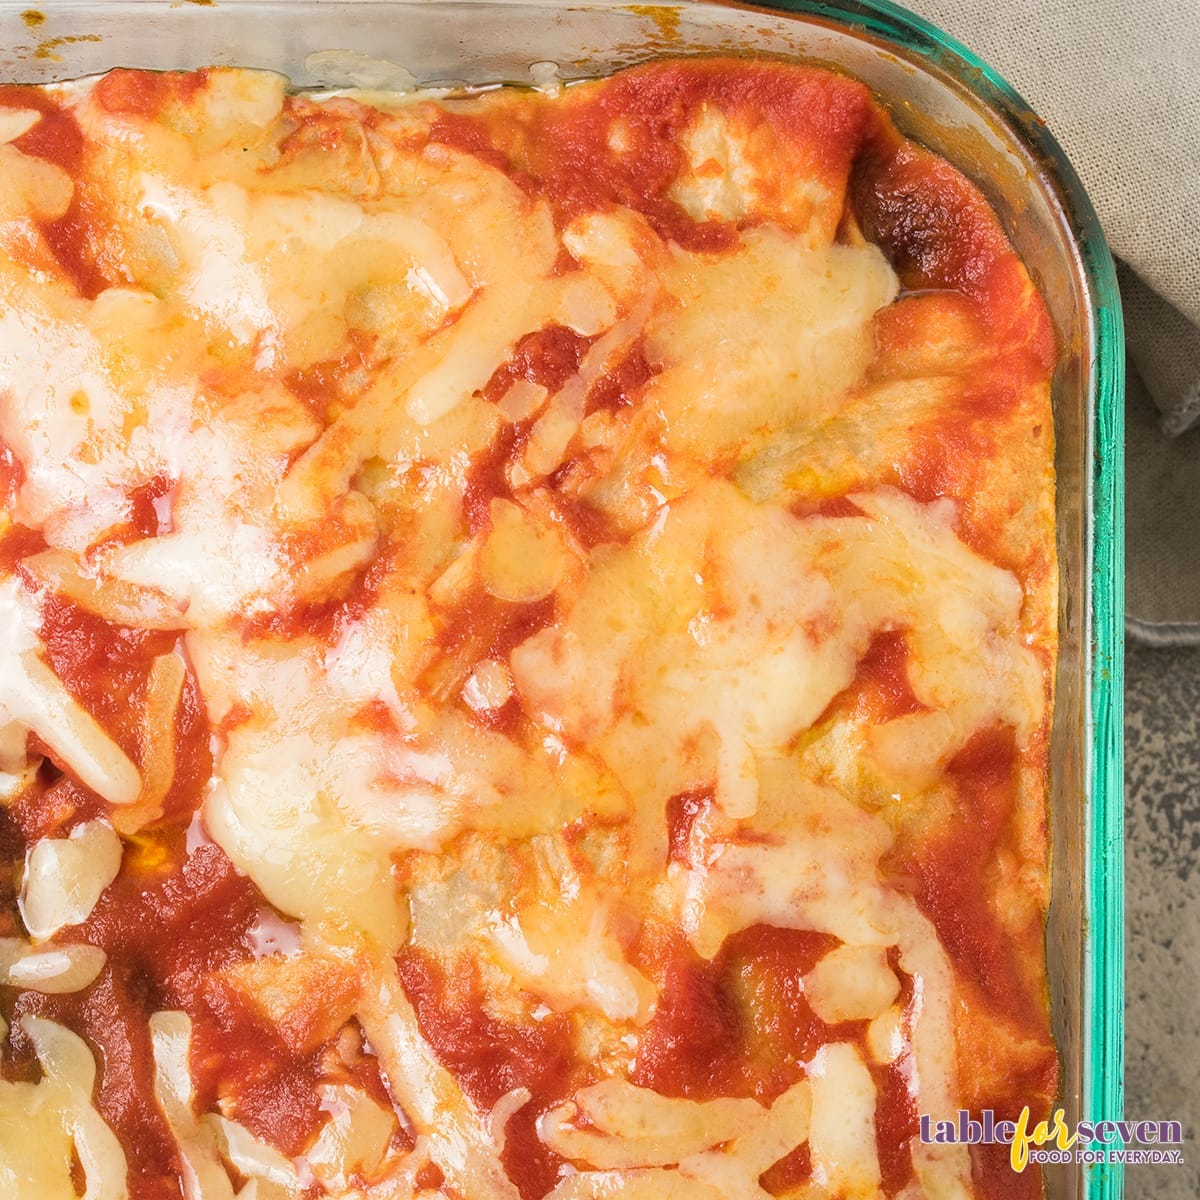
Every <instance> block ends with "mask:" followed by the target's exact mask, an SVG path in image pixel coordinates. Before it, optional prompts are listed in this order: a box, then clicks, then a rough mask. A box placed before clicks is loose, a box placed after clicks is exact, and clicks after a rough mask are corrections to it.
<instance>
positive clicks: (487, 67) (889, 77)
mask: <svg viewBox="0 0 1200 1200" xmlns="http://www.w3.org/2000/svg"><path fill="white" fill-rule="evenodd" d="M0 47H3V48H2V49H0V80H3V81H5V82H21V83H46V82H50V81H53V80H61V79H71V78H76V77H79V76H82V75H90V74H95V73H99V72H102V71H105V70H107V69H109V68H111V67H116V66H127V67H148V68H156V69H165V68H193V67H200V66H204V65H209V64H228V65H240V66H253V67H265V68H270V69H274V70H277V71H281V72H284V73H285V74H287V75H288V76H289V77H290V78H291V80H292V82H293V84H294V85H295V86H297V87H301V88H308V87H342V86H352V85H358V86H368V87H370V86H377V87H404V86H410V85H411V84H412V83H413V82H414V80H415V82H417V83H420V84H423V85H430V84H449V85H454V84H467V85H473V86H479V85H488V84H496V83H500V82H505V83H515V84H525V85H529V84H530V83H532V82H533V81H535V80H539V79H540V80H542V81H544V80H545V78H546V73H547V72H548V71H549V70H550V68H549V67H547V66H546V65H545V64H550V63H552V64H554V65H555V67H556V68H557V73H558V75H559V76H560V77H561V78H563V79H574V78H582V77H587V76H591V75H599V74H604V73H608V72H610V71H612V70H613V69H615V68H617V67H622V66H627V65H630V64H633V63H635V62H640V61H644V60H645V59H647V58H651V57H656V56H663V55H667V54H689V53H705V52H712V51H722V52H727V53H728V52H734V53H760V54H772V55H782V56H787V57H801V58H806V59H810V60H815V61H817V62H819V63H821V64H824V65H832V66H835V67H837V68H840V69H843V70H845V71H847V72H849V73H850V74H853V75H855V76H857V77H858V78H859V79H861V80H863V81H864V82H866V83H867V84H868V85H869V86H870V87H872V88H873V89H874V90H875V91H876V92H877V93H878V95H879V96H880V98H881V99H882V100H883V101H884V103H885V104H887V106H888V107H889V109H890V110H891V111H892V113H893V116H894V118H895V119H896V121H897V123H898V125H899V126H900V127H901V129H902V130H903V131H904V132H905V133H907V134H909V135H910V136H912V137H915V138H916V139H917V140H919V141H920V142H922V143H924V144H925V145H927V146H929V147H930V148H931V149H933V150H935V151H936V152H937V153H939V154H941V155H943V156H945V157H946V158H948V159H950V160H951V161H952V162H954V163H955V164H956V165H958V166H959V167H960V168H961V169H962V170H963V171H964V172H965V173H966V174H967V175H969V176H970V177H971V178H972V179H974V180H975V181H976V183H978V184H979V185H980V186H981V187H982V188H983V190H984V191H985V193H986V194H987V195H988V197H989V199H990V200H991V201H992V203H993V205H994V207H995V209H996V211H997V212H998V214H999V216H1000V219H1001V221H1002V222H1003V224H1004V226H1005V228H1006V229H1007V231H1008V234H1009V236H1010V237H1011V239H1012V241H1013V243H1014V245H1015V246H1016V248H1017V249H1018V251H1019V252H1020V253H1021V255H1022V257H1023V258H1024V259H1025V262H1026V263H1027V264H1028V265H1029V267H1030V269H1031V271H1032V273H1033V275H1034V277H1035V279H1036V280H1037V282H1038V283H1039V285H1040V286H1041V288H1042V290H1043V292H1044V294H1045V296H1046V299H1047V301H1048V304H1049V307H1050V311H1051V314H1052V316H1053V319H1054V323H1055V326H1056V329H1057V332H1058V337H1059V344H1060V346H1061V348H1062V361H1061V364H1060V367H1059V370H1058V374H1057V377H1056V380H1055V393H1054V406H1055V425H1056V435H1057V471H1058V538H1059V546H1058V549H1059V556H1060V564H1061V571H1062V588H1061V594H1060V602H1059V613H1060V620H1059V633H1060V641H1061V657H1060V663H1059V671H1058V680H1057V699H1056V712H1055V720H1054V731H1053V751H1052V763H1053V770H1052V789H1053V791H1052V824H1053V894H1052V903H1051V909H1050V917H1049V922H1048V927H1047V945H1048V952H1049V959H1050V968H1051V987H1052V995H1051V1001H1052V1012H1053V1022H1054V1029H1055V1034H1056V1037H1057V1040H1058V1045H1059V1048H1060V1052H1061V1056H1062V1091H1061V1099H1060V1103H1061V1105H1062V1107H1063V1108H1064V1110H1065V1116H1066V1119H1067V1121H1068V1122H1071V1123H1073V1122H1075V1121H1078V1120H1081V1119H1082V1120H1091V1121H1098V1120H1102V1119H1116V1118H1118V1117H1120V1116H1121V1115H1122V1057H1123V1039H1124V1030H1123V949H1124V946H1123V922H1124V913H1123V891H1122V795H1121V710H1122V702H1121V691H1122V657H1121V630H1122V623H1123V611H1122V610H1123V595H1124V581H1123V554H1124V548H1123V494H1122V445H1123V428H1122V426H1123V401H1122V396H1123V388H1122V385H1123V367H1124V356H1123V347H1122V331H1121V314H1120V300H1119V296H1118V292H1117V283H1116V276H1115V273H1114V270H1113V264H1112V259H1111V257H1110V256H1109V252H1108V249H1107V247H1106V245H1105V242H1104V238H1103V235H1102V233H1101V231H1100V227H1099V224H1098V222H1097V219H1096V215H1095V213H1094V212H1093V210H1092V208H1091V205H1090V204H1089V203H1088V200H1087V197H1086V195H1085V194H1084V192H1083V190H1082V188H1081V186H1080V184H1079V181H1078V179H1077V178H1076V176H1075V173H1074V171H1073V170H1072V169H1071V166H1070V164H1069V163H1068V162H1067V160H1066V158H1065V157H1064V155H1063V153H1062V151H1061V150H1060V149H1059V147H1058V145H1057V144H1056V143H1055V141H1054V139H1053V138H1052V137H1051V136H1050V135H1049V133H1048V132H1047V131H1046V129H1045V127H1044V125H1043V124H1042V123H1041V122H1040V121H1039V120H1038V118H1037V117H1036V116H1035V115H1034V114H1033V113H1032V112H1031V111H1030V110H1029V108H1028V106H1027V105H1026V104H1025V103H1024V101H1022V100H1021V98H1020V97H1019V96H1018V95H1017V94H1016V93H1015V92H1014V91H1013V90H1012V89H1011V88H1010V87H1009V86H1008V85H1007V84H1005V83H1004V81H1003V80H1001V79H1000V78H998V77H997V76H996V75H995V73H994V72H992V71H991V70H990V69H989V68H988V67H987V66H986V65H985V64H983V63H981V62H980V61H979V60H978V59H976V58H975V57H974V56H973V55H971V54H970V52H969V51H967V50H965V49H964V48H963V47H962V46H960V45H958V44H957V43H955V42H954V41H952V40H951V39H950V38H948V37H947V36H946V35H945V34H943V33H941V32H940V31H938V30H937V29H935V28H933V27H932V26H930V25H928V24H926V23H925V22H923V21H921V20H919V19H918V18H916V17H915V16H913V15H912V14H910V13H908V12H907V11H905V10H903V9H900V8H898V7H896V6H894V5H892V4H889V3H886V0H838V2H836V3H825V2H821V0H777V3H776V4H774V5H773V6H772V7H770V8H766V7H755V8H752V7H748V6H744V5H740V4H734V3H724V2H719V0H718V2H708V0H692V2H690V3H685V4H664V3H646V4H637V5H624V4H619V3H614V2H612V0H572V2H570V3H568V2H566V0H561V2H560V0H436V3H435V2H434V0H276V2H274V3H271V2H266V0H218V2H217V3H214V2H213V0H186V2H180V0H90V2H84V0H61V2H54V3H44V4H42V5H41V6H40V7H39V8H38V9H36V10H34V9H31V8H30V7H29V3H28V0H19V2H12V0H0ZM531 68H532V71H531ZM1046 1179H1047V1190H1048V1193H1049V1195H1050V1196H1052V1197H1055V1198H1056V1200H1068V1198H1071V1200H1074V1198H1078V1197H1087V1198H1088V1200H1101V1198H1103V1200H1115V1198H1116V1197H1118V1196H1120V1195H1121V1192H1122V1178H1121V1167H1120V1166H1118V1165H1111V1166H1110V1165H1104V1166H1090V1167H1083V1166H1079V1165H1063V1166H1051V1167H1047V1168H1046Z"/></svg>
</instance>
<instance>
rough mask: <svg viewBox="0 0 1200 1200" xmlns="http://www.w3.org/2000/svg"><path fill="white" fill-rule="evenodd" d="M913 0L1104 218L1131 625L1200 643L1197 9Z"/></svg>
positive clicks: (1094, 0) (1161, 2)
mask: <svg viewBox="0 0 1200 1200" xmlns="http://www.w3.org/2000/svg"><path fill="white" fill-rule="evenodd" d="M907 3H908V5H909V7H910V8H911V9H912V10H913V11H914V12H916V13H917V14H918V15H919V16H922V17H924V18H925V19H926V20H928V21H931V22H933V23H934V24H935V25H938V26H940V27H941V28H942V29H944V30H946V32H947V33H949V34H951V35H952V36H953V37H956V38H957V39H958V40H959V41H960V42H962V43H963V44H964V45H966V46H968V47H969V48H970V49H971V50H973V51H974V52H975V53H976V54H978V55H979V56H980V57H981V58H983V60H984V61H985V62H987V63H989V64H990V65H991V66H993V67H994V68H995V69H996V70H997V71H999V72H1000V74H1001V75H1003V76H1004V77H1005V78H1006V79H1007V80H1008V81H1009V82H1010V83H1011V84H1012V85H1013V86H1014V87H1015V88H1016V89H1017V91H1019V92H1020V93H1021V95H1022V96H1024V98H1025V99H1026V100H1027V101H1028V102H1029V103H1030V105H1031V106H1032V108H1033V110H1034V111H1035V112H1036V113H1038V114H1039V116H1041V117H1043V118H1044V119H1045V121H1046V122H1047V124H1048V125H1049V127H1050V130H1051V132H1052V133H1053V134H1054V135H1055V137H1057V139H1058V140H1059V142H1060V143H1061V144H1062V146H1063V149H1064V150H1066V152H1067V155H1068V156H1069V157H1070V159H1071V162H1072V163H1073V164H1074V166H1075V169H1076V170H1077V171H1078V172H1079V176H1080V178H1081V179H1082V180H1083V184H1084V186H1085V187H1086V188H1087V191H1088V194H1089V195H1090V196H1091V199H1092V203H1093V204H1094V205H1095V206H1096V210H1097V212H1098V213H1099V214H1100V219H1101V221H1102V222H1103V224H1104V229H1105V232H1106V233H1107V235H1108V240H1109V244H1110V246H1111V247H1112V250H1113V253H1114V254H1115V255H1117V256H1118V258H1119V259H1120V260H1121V262H1120V263H1119V270H1118V273H1119V277H1120V283H1121V298H1122V301H1123V304H1124V307H1125V332H1126V337H1127V341H1128V351H1127V366H1128V371H1129V391H1128V397H1127V401H1126V417H1127V421H1128V451H1127V457H1126V467H1127V473H1128V482H1127V487H1128V491H1127V522H1128V537H1127V540H1126V547H1127V556H1128V561H1127V572H1128V574H1127V587H1126V601H1127V606H1128V610H1129V618H1128V629H1129V633H1130V634H1131V636H1134V637H1138V638H1141V639H1143V640H1145V641H1149V642H1158V643H1160V644H1181V643H1184V642H1194V643H1200V548H1198V541H1197V539H1198V537H1200V3H1197V0H1187V2H1186V3H1183V4H1180V3H1179V2H1178V0H1141V2H1140V3H1137V4H1130V3H1129V2H1128V0H907ZM1189 429H1191V432H1190V433H1189V432H1187V431H1188V430H1189Z"/></svg>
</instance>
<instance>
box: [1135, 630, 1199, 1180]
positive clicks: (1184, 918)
mask: <svg viewBox="0 0 1200 1200" xmlns="http://www.w3.org/2000/svg"><path fill="white" fill-rule="evenodd" d="M1126 680H1127V686H1126V699H1125V703H1126V730H1127V732H1126V736H1125V755H1126V759H1125V781H1126V787H1125V814H1126V815H1125V819H1126V840H1125V873H1126V920H1125V928H1126V965H1125V972H1126V974H1125V978H1126V984H1125V994H1126V1003H1127V1015H1126V1026H1125V1027H1126V1035H1125V1055H1126V1085H1125V1087H1126V1091H1125V1112H1126V1114H1127V1116H1129V1117H1131V1118H1136V1119H1139V1120H1140V1119H1151V1120H1179V1121H1182V1122H1183V1124H1184V1143H1185V1144H1184V1147H1183V1155H1184V1165H1183V1166H1181V1167H1177V1166H1156V1167H1144V1166H1143V1167H1130V1168H1128V1171H1127V1174H1126V1194H1127V1196H1128V1197H1129V1200H1151V1198H1153V1200H1194V1198H1195V1197H1197V1196H1200V1145H1198V1144H1197V1140H1196V1138H1197V1134H1198V1132H1200V1078H1198V1077H1200V649H1196V650H1158V649H1154V650H1151V649H1147V648H1146V647H1143V646H1130V647H1129V650H1128V654H1127V658H1126Z"/></svg>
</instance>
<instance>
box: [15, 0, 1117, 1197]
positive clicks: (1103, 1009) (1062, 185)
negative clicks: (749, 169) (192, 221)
mask: <svg viewBox="0 0 1200 1200" xmlns="http://www.w3.org/2000/svg"><path fill="white" fill-rule="evenodd" d="M395 2H396V0H351V3H352V4H354V3H356V4H359V5H364V6H370V7H373V6H375V5H376V4H378V5H379V6H380V7H383V6H385V5H387V4H388V3H395ZM405 2H407V3H408V4H413V2H414V0H399V3H400V4H404V3H405ZM461 2H462V0H460V3H461ZM488 2H489V0H466V3H467V4H472V3H478V4H481V6H482V4H485V3H488ZM490 2H491V3H497V2H499V3H504V2H505V0H490ZM508 2H512V0H508ZM517 2H518V3H520V0H517ZM526 2H528V0H526ZM307 3H308V4H312V5H313V6H316V5H320V4H321V0H307ZM434 3H435V0H417V4H419V5H421V6H426V5H427V6H429V7H432V6H433V4H434ZM143 5H144V6H145V7H146V8H159V7H163V8H165V7H168V5H167V4H166V3H164V0H123V4H122V5H121V7H126V6H129V7H140V6H143ZM304 6H307V5H305V4H303V3H302V4H299V5H296V6H295V7H296V8H300V7H304ZM585 6H588V7H611V8H631V9H637V10H640V11H641V12H643V13H645V12H646V11H647V10H649V9H652V8H653V9H663V10H666V11H668V12H669V11H672V10H674V11H676V12H679V11H683V12H686V10H687V9H689V8H693V7H696V8H701V7H714V8H716V7H725V8H729V9H733V10H750V11H754V10H756V9H757V11H759V12H764V13H772V14H776V15H792V16H795V17H797V18H801V19H808V20H810V21H812V22H813V23H824V24H830V25H836V26H837V27H839V28H842V29H846V30H848V31H849V32H852V33H855V34H858V35H860V36H863V37H864V38H865V39H866V40H869V41H874V42H877V43H880V44H882V45H884V46H886V47H887V48H889V49H891V50H894V51H895V52H896V53H897V54H898V56H899V57H901V58H902V59H904V60H906V61H908V62H912V63H916V64H919V66H920V67H923V68H924V69H926V70H928V71H930V73H932V74H934V75H935V76H940V77H942V78H944V79H946V80H948V81H950V82H952V83H953V84H955V85H957V86H958V87H959V88H962V89H964V90H966V91H968V92H970V93H971V94H972V95H973V96H974V97H975V98H976V99H978V100H979V101H980V102H982V103H983V104H984V105H986V106H987V108H988V109H989V110H990V114H991V115H993V116H994V117H995V118H996V119H997V120H999V121H1001V122H1002V123H1003V124H1004V125H1005V126H1006V127H1007V128H1008V129H1009V130H1010V131H1011V132H1012V133H1013V134H1014V136H1015V137H1016V138H1018V139H1019V140H1020V141H1021V142H1023V143H1024V146H1025V148H1026V149H1027V150H1028V151H1029V153H1030V154H1031V155H1032V157H1033V158H1034V159H1035V160H1036V162H1037V165H1038V168H1039V172H1040V174H1041V175H1042V178H1043V180H1044V182H1045V183H1047V184H1048V185H1049V186H1050V187H1051V188H1052V190H1053V192H1054V195H1055V199H1056V200H1057V202H1058V204H1059V206H1060V208H1061V211H1062V214H1063V216H1064V217H1065V220H1066V224H1067V225H1068V226H1069V229H1070V231H1071V235H1072V241H1073V243H1074V247H1075V249H1076V251H1077V253H1078V266H1079V270H1080V276H1081V282H1082V283H1083V285H1084V290H1085V293H1086V300H1087V305H1086V311H1085V312H1083V313H1081V316H1082V318H1083V320H1084V322H1085V326H1086V332H1087V334H1088V337H1087V338H1086V346H1085V349H1086V356H1087V357H1086V363H1085V367H1086V370H1085V373H1084V377H1085V379H1086V381H1087V382H1086V387H1087V396H1086V399H1087V402H1088V412H1087V417H1088V420H1087V426H1088V428H1087V431H1086V433H1087V445H1086V446H1085V454H1086V456H1087V458H1088V459H1090V462H1091V472H1090V474H1088V473H1087V472H1085V474H1084V477H1083V480H1082V482H1083V484H1084V487H1085V489H1086V492H1085V497H1084V500H1085V503H1084V518H1085V522H1086V524H1085V530H1084V533H1085V554H1086V558H1085V562H1084V580H1086V583H1085V584H1084V586H1085V587H1086V589H1087V597H1086V598H1087V601H1088V604H1087V606H1086V611H1085V612H1084V613H1083V619H1084V622H1085V627H1084V632H1083V642H1082V651H1083V656H1084V663H1083V666H1084V672H1085V677H1086V680H1087V685H1088V686H1087V687H1086V688H1085V689H1084V693H1085V694H1084V703H1085V706H1086V707H1085V713H1084V719H1085V729H1086V731H1087V734H1088V745H1087V746H1086V747H1085V748H1084V753H1083V775H1084V804H1085V813H1084V818H1085V822H1086V824H1085V830H1086V837H1085V853H1086V856H1087V857H1086V862H1085V873H1084V879H1083V889H1084V896H1083V919H1084V923H1085V928H1084V930H1083V974H1084V979H1083V996H1084V1005H1083V1020H1084V1061H1083V1063H1082V1064H1081V1066H1082V1071H1083V1088H1082V1096H1081V1102H1082V1113H1081V1115H1082V1116H1083V1117H1084V1118H1085V1119H1091V1120H1093V1121H1096V1120H1102V1119H1104V1120H1116V1119H1119V1118H1120V1117H1121V1116H1122V1114H1123V1050H1124V1046H1123V1041H1124V962H1123V959H1124V895H1123V808H1122V803H1123V797H1122V753H1123V751H1122V741H1121V734H1122V708H1123V705H1122V688H1123V661H1122V646H1123V632H1124V540H1123V534H1124V495H1123V480H1124V462H1123V437H1124V409H1123V380H1124V353H1123V327H1122V321H1121V308H1120V294H1119V291H1118V286H1117V279H1116V272H1115V267H1114V264H1113V260H1112V257H1111V254H1110V253H1109V249H1108V246H1107V243H1106V241H1105V238H1104V235H1103V232H1102V229H1101V226H1100V222H1099V219H1098V217H1097V215H1096V213H1095V210H1094V209H1093V207H1092V205H1091V203H1090V201H1089V199H1088V197H1087V194H1086V192H1085V190H1084V188H1083V186H1082V184H1081V183H1080V180H1079V178H1078V176H1077V175H1076V173H1075V171H1074V169H1073V167H1072V166H1071V164H1070V161H1069V160H1068V158H1067V156H1066V155H1065V153H1064V152H1063V150H1062V148H1061V147H1060V146H1059V144H1058V142H1057V141H1056V140H1055V138H1054V137H1053V135H1052V134H1051V133H1050V132H1049V130H1048V129H1047V127H1046V125H1045V123H1044V122H1042V121H1041V120H1040V119H1039V118H1038V117H1037V116H1036V115H1035V114H1034V112H1033V111H1032V110H1031V108H1030V106H1029V105H1028V103H1027V102H1026V101H1025V100H1024V99H1023V98H1022V97H1021V96H1020V94H1019V93H1018V92H1017V91H1016V90H1015V89H1014V88H1013V87H1012V86H1011V85H1009V84H1008V83H1007V82H1006V81H1005V80H1004V79H1003V78H1002V77H1001V76H1000V75H999V74H998V73H997V72H996V71H995V70H994V69H993V68H991V67H990V66H989V65H988V64H987V63H986V62H984V61H983V60H982V59H980V58H979V57H978V56H976V55H975V54H974V53H972V52H971V51H970V50H968V49H967V48H966V47H965V46H963V45H962V44H961V43H959V42H958V41H957V40H955V39H954V38H952V37H951V36H950V35H948V34H947V33H945V32H944V31H942V30H941V29H939V28H938V27H937V26H935V25H933V24H931V23H930V22H928V21H926V20H925V19H923V18H922V17H920V16H918V15H916V14H914V13H912V12H910V11H909V10H907V9H905V8H903V7H901V6H900V5H898V4H894V3H891V2H890V0H756V2H755V3H746V2H744V0H650V3H649V4H647V5H636V6H635V5H631V4H626V3H624V2H623V0H591V3H590V4H587V3H586V0H585ZM25 7H27V0H0V10H9V11H11V10H14V9H22V8H25ZM37 7H38V8H40V9H42V10H43V11H47V10H59V11H63V10H66V11H71V10H75V11H80V10H85V11H86V10H91V11H95V10H96V9H98V8H102V7H103V4H102V3H101V2H100V0H47V2H46V3H44V4H41V5H37ZM114 7H116V6H114ZM170 7H176V6H175V5H174V4H172V5H170ZM221 7H227V8H229V9H239V8H240V9H254V8H262V9H284V8H287V7H289V5H288V4H287V3H285V2H283V0H220V3H219V4H218V5H213V6H212V8H213V10H214V12H218V13H219V11H220V8H221ZM328 7H330V8H333V7H336V4H329V6H328ZM1081 582H1082V581H1081ZM1084 1178H1085V1183H1084V1195H1085V1196H1086V1197H1087V1200H1118V1198H1119V1197H1120V1196H1121V1194H1122V1176H1121V1168H1120V1166H1119V1165H1115V1164H1114V1165H1112V1166H1104V1167H1089V1168H1088V1170H1087V1173H1086V1175H1085V1177H1084Z"/></svg>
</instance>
